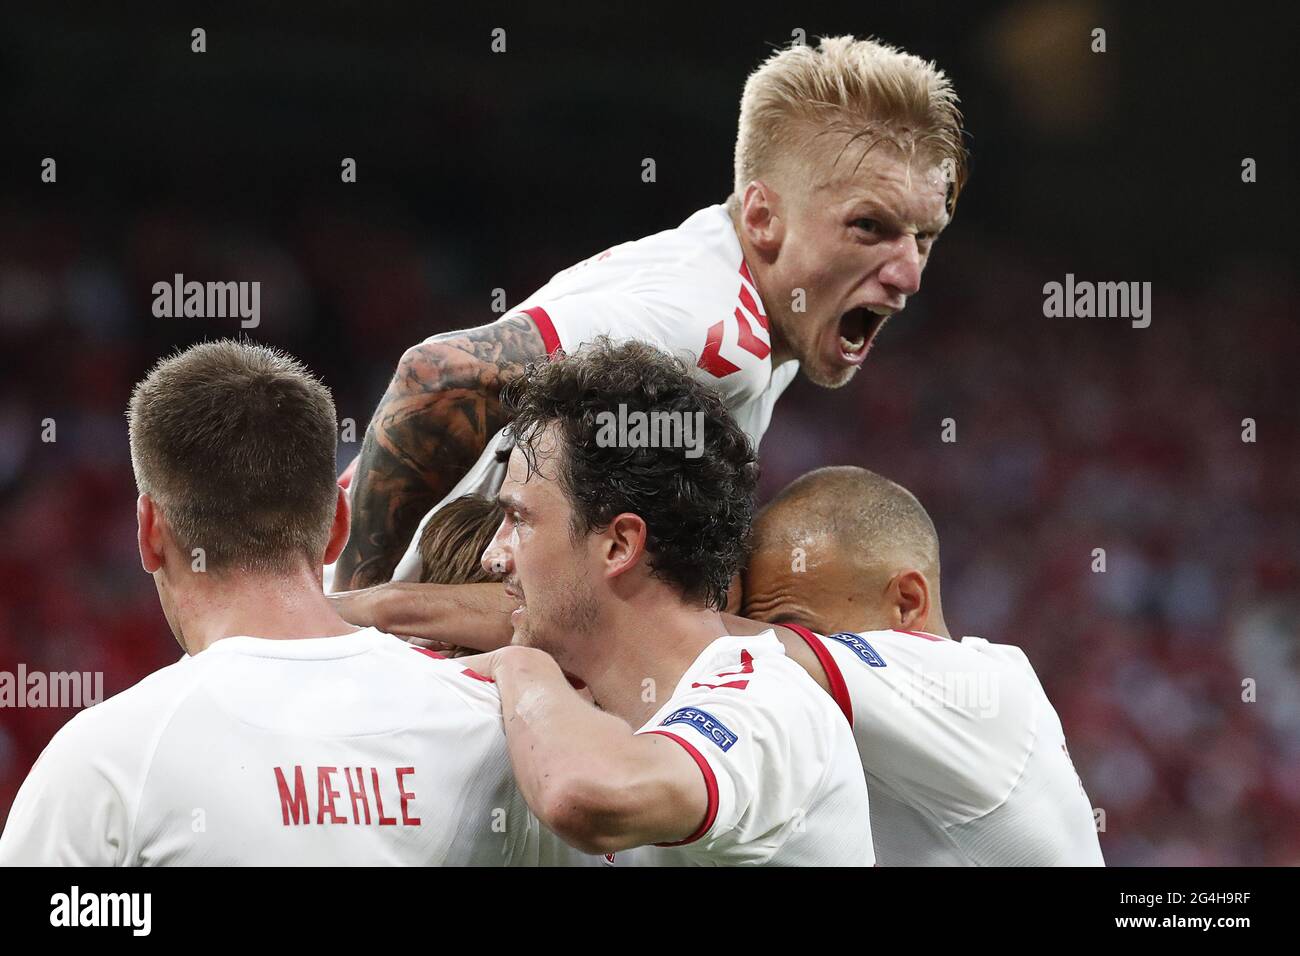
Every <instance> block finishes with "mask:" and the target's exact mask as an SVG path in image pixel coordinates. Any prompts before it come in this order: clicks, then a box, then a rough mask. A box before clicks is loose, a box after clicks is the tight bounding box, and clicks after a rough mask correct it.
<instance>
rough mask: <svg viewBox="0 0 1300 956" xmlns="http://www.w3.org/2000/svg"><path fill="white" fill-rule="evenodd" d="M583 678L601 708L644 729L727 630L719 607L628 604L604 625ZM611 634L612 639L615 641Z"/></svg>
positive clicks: (585, 666) (587, 661)
mask: <svg viewBox="0 0 1300 956" xmlns="http://www.w3.org/2000/svg"><path fill="white" fill-rule="evenodd" d="M602 634H603V635H604V637H605V638H607V639H606V640H602V641H600V642H599V644H600V650H599V651H598V652H597V653H596V654H594V655H589V656H588V660H586V661H584V673H583V680H584V681H586V683H587V687H588V689H589V690H590V691H591V694H592V697H593V698H594V699H595V701H596V703H597V704H599V705H600V707H601V708H602V709H604V710H606V711H608V712H609V713H612V714H616V715H617V716H619V717H621V718H622V719H623V720H626V721H627V722H628V723H629V724H631V725H632V726H633V727H640V726H641V725H642V724H644V723H645V722H646V721H647V720H649V719H650V718H651V717H652V716H653V715H654V713H655V711H657V710H658V709H659V708H660V707H662V706H663V703H664V701H666V700H667V699H668V698H669V697H670V696H672V693H673V691H674V690H675V689H676V687H677V683H678V681H680V680H681V679H682V675H683V674H684V673H686V670H687V668H688V667H690V666H691V664H692V663H694V661H695V659H696V658H697V657H699V656H700V653H701V652H702V651H703V650H704V648H706V647H708V646H709V644H711V643H713V642H714V641H715V640H717V639H718V638H719V637H722V636H723V635H724V634H726V628H725V627H724V626H723V624H722V618H721V616H720V615H719V613H718V612H717V611H713V610H706V609H702V608H694V607H688V606H685V605H681V604H675V605H672V606H671V607H669V606H664V605H656V606H655V607H653V608H636V607H631V606H628V607H625V608H622V609H620V613H619V614H618V619H617V620H611V621H609V622H608V626H607V627H604V628H602ZM611 636H612V639H611Z"/></svg>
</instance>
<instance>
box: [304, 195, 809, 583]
mask: <svg viewBox="0 0 1300 956" xmlns="http://www.w3.org/2000/svg"><path fill="white" fill-rule="evenodd" d="M509 314H510V315H527V316H529V317H530V318H531V319H532V320H533V322H534V323H535V324H536V325H537V328H538V330H539V331H540V332H541V335H542V339H543V341H544V342H545V343H546V350H547V352H548V353H553V352H555V351H556V350H557V349H564V350H565V351H566V352H573V351H575V350H576V349H578V348H579V347H580V346H581V345H583V344H584V343H585V342H589V341H591V340H592V339H594V338H596V337H597V336H600V335H608V336H609V337H610V338H611V339H613V340H615V341H625V340H639V341H643V342H649V343H651V344H653V345H657V346H659V347H660V348H662V349H664V350H665V351H668V352H671V353H672V354H674V355H678V356H680V357H682V358H683V359H685V360H686V362H687V364H688V365H689V366H690V367H691V368H692V369H693V370H694V373H695V375H696V377H697V378H699V379H700V380H701V381H704V382H707V383H709V384H710V385H712V386H713V387H714V388H716V389H717V390H718V391H719V393H720V394H721V395H722V398H723V400H724V401H725V402H726V404H727V409H728V410H729V411H730V412H731V414H732V416H733V417H734V418H735V419H736V422H737V424H739V425H740V427H741V428H742V429H744V431H745V434H746V435H748V436H749V440H750V442H751V443H752V444H753V446H754V448H755V450H757V448H758V445H759V442H760V441H761V440H762V438H763V433H764V432H765V431H767V426H768V423H769V422H770V421H771V419H772V408H773V406H775V404H776V400H777V399H778V398H780V396H781V393H782V392H784V391H785V389H786V387H787V386H788V385H789V384H790V382H791V381H793V379H794V377H795V375H796V374H798V371H799V363H798V362H796V361H793V360H791V361H788V362H783V363H782V364H781V365H780V366H778V367H774V366H773V365H772V343H771V337H770V336H769V334H768V318H767V314H766V311H765V309H764V306H763V303H762V300H761V299H760V298H759V295H758V288H757V287H756V286H755V285H754V280H753V277H752V276H751V274H750V271H749V267H748V265H747V264H746V263H745V257H744V254H743V253H742V252H741V247H740V240H739V239H737V238H736V231H735V229H734V228H733V226H732V223H731V217H730V216H729V215H728V214H727V211H726V209H725V207H723V206H720V205H719V206H708V207H706V208H704V209H701V210H700V211H699V212H697V213H695V214H694V215H693V216H691V217H690V218H689V219H687V220H686V221H685V222H683V223H682V224H681V225H680V226H678V227H677V228H676V229H668V230H665V231H664V232H659V233H656V234H654V235H652V236H647V237H646V238H644V239H638V240H636V241H634V242H625V243H623V244H622V245H617V246H614V247H612V248H610V249H606V250H605V251H604V252H602V253H600V254H599V255H596V256H592V257H591V258H589V259H585V260H583V261H582V262H580V263H578V264H577V265H575V266H571V267H569V268H568V269H565V270H564V271H563V272H560V273H557V274H556V275H555V276H554V277H553V278H552V279H551V281H550V282H548V283H546V285H544V286H542V287H541V288H540V289H538V290H537V291H536V292H534V293H533V294H532V295H530V296H529V297H528V298H527V299H525V300H524V301H523V302H522V303H520V305H519V306H518V307H517V308H516V309H514V310H512V311H511V312H510V313H509ZM504 444H505V441H504V434H503V433H502V432H498V433H497V434H496V435H495V436H494V437H493V438H492V439H491V440H490V441H489V442H488V444H487V447H486V448H485V449H484V451H483V454H482V455H481V456H479V459H478V461H477V462H476V463H475V464H474V465H473V467H471V468H470V470H469V472H467V473H466V474H465V476H464V477H463V478H462V479H461V481H460V482H459V484H457V485H456V487H455V488H454V489H453V490H452V492H451V494H449V495H447V497H446V498H444V499H443V500H442V501H440V502H439V503H438V504H437V505H436V506H435V507H434V508H433V509H432V510H431V511H430V512H429V514H430V515H432V514H434V513H435V512H436V511H437V510H438V509H439V508H441V507H443V506H444V505H445V504H447V503H448V502H450V501H454V500H455V499H457V498H460V497H461V496H463V495H468V494H481V495H495V494H496V492H497V490H498V489H499V488H500V487H501V482H502V481H504V480H505V465H504V464H501V463H498V462H497V461H496V452H497V450H498V449H500V448H502V447H503V446H504ZM428 520H429V519H428V516H426V517H425V519H424V521H422V522H421V523H420V528H419V529H417V530H416V533H415V535H414V537H413V538H412V540H411V543H410V545H409V546H408V548H407V551H406V554H405V556H403V558H402V560H401V561H400V562H399V563H398V565H397V567H396V569H395V570H394V572H393V580H395V581H416V580H419V574H420V556H419V550H418V544H419V540H420V531H422V530H423V528H424V522H426V521H428ZM328 586H329V585H328V583H327V588H328Z"/></svg>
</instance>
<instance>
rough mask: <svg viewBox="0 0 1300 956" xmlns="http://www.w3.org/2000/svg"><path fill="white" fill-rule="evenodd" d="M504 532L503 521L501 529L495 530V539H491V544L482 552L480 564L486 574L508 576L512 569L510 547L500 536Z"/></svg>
mask: <svg viewBox="0 0 1300 956" xmlns="http://www.w3.org/2000/svg"><path fill="white" fill-rule="evenodd" d="M504 530H505V522H504V521H503V522H502V523H501V527H500V528H498V529H497V533H496V537H495V538H493V539H492V543H491V544H489V545H488V546H487V550H485V551H484V552H483V558H482V561H481V562H480V563H481V564H482V565H483V570H484V571H486V572H487V573H488V574H494V575H504V574H509V573H510V571H511V570H512V569H513V561H512V560H511V554H510V545H509V544H508V542H507V541H506V539H505V537H504V536H503V534H502V532H503V531H504Z"/></svg>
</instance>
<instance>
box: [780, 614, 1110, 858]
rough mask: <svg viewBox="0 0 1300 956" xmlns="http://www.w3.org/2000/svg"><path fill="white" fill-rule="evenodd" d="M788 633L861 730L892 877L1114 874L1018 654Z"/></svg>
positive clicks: (901, 639) (960, 644)
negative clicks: (981, 870)
mask: <svg viewBox="0 0 1300 956" xmlns="http://www.w3.org/2000/svg"><path fill="white" fill-rule="evenodd" d="M787 626H788V627H791V629H792V630H794V631H796V632H798V633H799V634H800V636H802V637H803V639H804V640H805V641H806V642H807V643H808V645H809V646H810V647H811V648H812V650H813V651H814V653H816V655H817V657H818V659H819V660H820V661H821V663H822V666H823V668H824V669H825V670H826V674H827V677H828V678H829V681H830V685H831V690H832V696H833V697H834V699H835V701H836V703H837V704H838V705H839V707H840V710H841V711H843V715H844V716H845V717H847V718H848V720H849V723H850V724H851V725H852V727H853V736H854V738H855V740H856V742H857V749H858V752H859V754H860V755H861V759H862V765H863V767H864V769H865V772H866V778H867V786H868V789H869V790H870V792H871V830H872V833H873V835H874V838H875V849H876V857H877V859H878V860H879V863H880V865H881V866H934V865H950V866H1053V865H1057V866H1101V865H1103V862H1104V861H1103V860H1102V856H1101V846H1100V844H1099V843H1098V840H1097V830H1096V827H1095V826H1094V822H1093V813H1092V805H1091V803H1090V802H1089V800H1088V796H1087V794H1086V793H1085V792H1084V789H1083V783H1082V781H1081V780H1080V779H1079V776H1078V774H1077V773H1075V769H1074V764H1073V763H1072V762H1071V760H1070V755H1069V752H1068V751H1067V750H1066V747H1065V733H1064V731H1063V730H1062V728H1061V720H1060V718H1059V717H1058V716H1057V714H1056V710H1055V708H1053V707H1052V704H1051V702H1050V701H1049V700H1048V699H1047V695H1046V694H1045V693H1044V692H1043V687H1042V684H1041V683H1039V680H1038V675H1037V674H1035V673H1034V669H1033V667H1032V665H1030V663H1029V659H1028V658H1027V657H1025V654H1024V652H1023V651H1022V650H1020V648H1018V647H1014V646H1012V645H1010V644H991V643H989V642H988V641H986V640H984V639H982V638H978V637H966V638H963V639H962V640H961V641H952V640H948V639H947V638H944V637H940V636H938V635H934V634H925V633H922V632H919V631H867V632H865V633H862V634H853V633H848V632H844V633H839V634H831V635H827V636H825V637H818V636H817V635H814V634H813V633H812V632H811V631H808V630H807V629H805V628H801V627H797V626H793V625H787Z"/></svg>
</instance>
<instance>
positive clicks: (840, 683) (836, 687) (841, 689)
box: [784, 624, 853, 726]
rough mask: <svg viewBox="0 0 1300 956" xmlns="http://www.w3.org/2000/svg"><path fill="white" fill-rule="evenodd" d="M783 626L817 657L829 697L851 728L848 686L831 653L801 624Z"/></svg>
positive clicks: (850, 702) (851, 709)
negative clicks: (796, 635) (828, 688)
mask: <svg viewBox="0 0 1300 956" xmlns="http://www.w3.org/2000/svg"><path fill="white" fill-rule="evenodd" d="M784 626H785V627H788V628H789V629H790V630H792V631H794V632H795V633H796V634H798V635H799V636H800V637H802V638H803V641H804V643H805V644H807V645H808V647H809V648H810V649H811V650H812V652H813V653H814V654H815V655H817V662H818V663H819V664H821V666H822V670H824V671H825V672H826V680H827V682H828V683H829V684H830V685H831V697H832V698H834V700H835V703H836V704H838V705H839V708H840V710H842V711H843V712H844V716H845V717H846V718H848V721H849V725H850V726H852V724H853V700H852V698H851V697H850V696H849V685H848V682H847V681H845V680H844V674H843V672H842V671H841V670H840V665H839V664H837V663H835V658H834V657H832V656H831V652H830V651H829V650H827V648H826V645H825V644H823V643H822V642H821V639H820V638H819V637H818V636H817V635H816V634H814V633H813V632H812V631H810V630H809V629H808V628H806V627H804V626H803V625H802V624H786V625H784Z"/></svg>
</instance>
